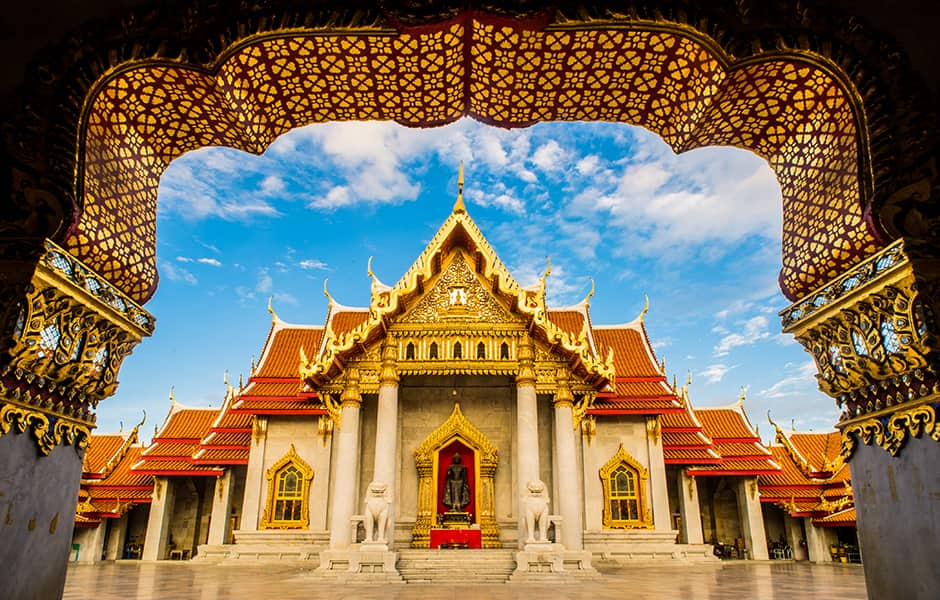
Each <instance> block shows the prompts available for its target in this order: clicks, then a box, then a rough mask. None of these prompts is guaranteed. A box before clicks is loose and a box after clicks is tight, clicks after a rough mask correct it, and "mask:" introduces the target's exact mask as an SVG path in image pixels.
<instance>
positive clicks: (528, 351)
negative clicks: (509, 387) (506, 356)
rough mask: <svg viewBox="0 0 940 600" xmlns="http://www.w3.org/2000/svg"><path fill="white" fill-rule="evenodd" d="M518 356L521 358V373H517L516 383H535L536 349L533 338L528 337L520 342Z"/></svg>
mask: <svg viewBox="0 0 940 600" xmlns="http://www.w3.org/2000/svg"><path fill="white" fill-rule="evenodd" d="M516 353H517V357H518V359H519V373H517V374H516V385H532V386H534V385H535V382H536V379H537V378H536V375H535V350H534V348H533V347H532V340H531V339H529V338H528V337H525V338H523V339H522V340H521V341H520V342H519V347H518V348H517V351H516Z"/></svg>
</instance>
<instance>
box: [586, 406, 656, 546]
mask: <svg viewBox="0 0 940 600" xmlns="http://www.w3.org/2000/svg"><path fill="white" fill-rule="evenodd" d="M581 439H582V443H581V448H582V454H583V457H584V458H583V469H584V529H585V530H586V531H601V530H602V529H603V518H604V489H603V487H602V486H601V478H600V470H601V468H602V467H603V466H604V465H605V464H606V463H607V461H608V460H610V459H611V457H613V456H614V454H616V453H617V450H618V448H619V447H620V444H623V449H624V450H626V451H627V452H628V453H629V454H630V455H631V456H632V457H633V458H634V459H636V460H637V461H638V462H639V463H640V464H643V465H644V466H645V467H646V468H647V469H649V447H648V443H647V439H646V420H645V418H644V417H641V416H640V417H633V416H617V417H604V418H603V419H598V420H597V433H596V435H595V436H594V439H593V440H590V441H588V438H587V437H582V438H581ZM649 483H650V480H648V481H647V489H646V494H647V496H646V497H647V501H649V500H650V499H652V498H653V492H654V490H652V489H651V487H652V486H650V485H649ZM657 493H658V494H661V495H662V497H663V498H666V497H667V491H666V487H665V478H664V479H663V486H662V489H661V490H658V491H657ZM665 504H666V507H667V509H666V510H667V511H668V501H666V502H665ZM655 506H656V505H655V504H653V505H652V508H655ZM667 518H668V515H667ZM654 519H655V515H654Z"/></svg>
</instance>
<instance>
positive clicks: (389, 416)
mask: <svg viewBox="0 0 940 600" xmlns="http://www.w3.org/2000/svg"><path fill="white" fill-rule="evenodd" d="M397 361H398V347H397V346H395V345H393V344H386V345H385V347H384V348H382V370H381V371H380V373H379V406H378V415H377V418H376V427H375V463H374V468H373V470H372V473H373V474H372V479H373V481H381V482H383V483H385V484H386V485H387V486H388V499H389V507H388V525H387V530H386V531H387V533H388V541H389V546H392V545H394V543H395V507H396V506H397V504H398V500H397V495H396V491H397V489H396V485H395V484H396V479H397V474H398V470H397V469H396V468H395V465H396V464H397V462H396V460H395V459H396V457H397V454H398V380H399V378H398V369H397V366H398V365H397Z"/></svg>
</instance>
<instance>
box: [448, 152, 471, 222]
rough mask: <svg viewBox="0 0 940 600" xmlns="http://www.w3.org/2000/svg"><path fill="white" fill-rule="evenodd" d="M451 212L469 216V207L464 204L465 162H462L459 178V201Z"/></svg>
mask: <svg viewBox="0 0 940 600" xmlns="http://www.w3.org/2000/svg"><path fill="white" fill-rule="evenodd" d="M451 212H455V213H463V214H467V207H466V206H465V205H464V203H463V161H460V174H459V175H458V176H457V201H456V202H454V210H453V211H451Z"/></svg>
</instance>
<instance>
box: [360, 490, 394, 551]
mask: <svg viewBox="0 0 940 600" xmlns="http://www.w3.org/2000/svg"><path fill="white" fill-rule="evenodd" d="M388 496H389V493H388V484H387V483H385V482H382V481H373V482H371V483H370V484H369V489H368V491H367V492H366V514H365V517H366V518H365V527H366V541H367V542H385V541H388V540H387V539H386V537H385V530H386V529H387V525H388V505H389V497H388ZM373 532H375V533H374V537H375V539H373Z"/></svg>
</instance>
